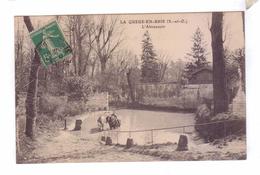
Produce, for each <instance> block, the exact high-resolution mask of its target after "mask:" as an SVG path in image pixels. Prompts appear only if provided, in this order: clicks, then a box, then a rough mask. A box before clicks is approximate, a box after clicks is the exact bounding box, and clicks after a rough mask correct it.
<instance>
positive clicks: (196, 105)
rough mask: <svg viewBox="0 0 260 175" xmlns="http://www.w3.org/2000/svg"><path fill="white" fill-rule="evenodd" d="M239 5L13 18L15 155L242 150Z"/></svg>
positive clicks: (194, 154)
mask: <svg viewBox="0 0 260 175" xmlns="http://www.w3.org/2000/svg"><path fill="white" fill-rule="evenodd" d="M244 37H245V31H244V13H243V12H240V11H233V12H204V13H154V14H153V13H151V14H150V13H144V14H93V15H56V16H55V15H53V16H15V17H14V42H15V43H14V46H15V50H14V52H15V54H14V55H15V58H14V59H15V102H16V116H15V117H16V120H15V121H16V163H18V164H32V163H33V164H34V163H79V162H81V163H84V162H137V161H199V160H245V159H246V158H247V152H246V95H245V94H246V84H245V79H246V78H245V77H246V76H245V44H244V43H245V41H244V40H245V38H244Z"/></svg>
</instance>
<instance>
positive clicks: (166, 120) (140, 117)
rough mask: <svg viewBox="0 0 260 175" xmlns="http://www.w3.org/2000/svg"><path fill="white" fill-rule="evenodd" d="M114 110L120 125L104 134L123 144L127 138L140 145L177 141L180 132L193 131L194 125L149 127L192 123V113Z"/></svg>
mask: <svg viewBox="0 0 260 175" xmlns="http://www.w3.org/2000/svg"><path fill="white" fill-rule="evenodd" d="M115 112H116V114H117V115H118V118H119V119H120V120H121V127H120V128H118V129H116V130H114V131H107V132H106V133H105V134H107V135H109V136H110V137H112V139H113V140H114V142H117V143H120V144H125V143H126V140H127V138H133V140H134V143H135V144H142V145H143V144H151V143H152V144H155V143H167V142H172V143H177V141H178V138H179V135H180V134H187V133H191V132H193V131H194V127H186V128H185V129H183V128H177V129H176V128H175V129H163V130H153V131H151V129H160V128H169V127H176V126H185V125H193V124H194V114H193V113H173V112H163V111H146V110H130V109H120V110H116V111H115ZM140 130H148V131H140ZM116 131H118V132H116ZM120 131H133V132H120ZM135 131H140V132H135Z"/></svg>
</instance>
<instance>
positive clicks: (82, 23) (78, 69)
mask: <svg viewBox="0 0 260 175" xmlns="http://www.w3.org/2000/svg"><path fill="white" fill-rule="evenodd" d="M67 28H68V31H67V34H68V37H69V42H70V45H71V46H72V48H73V54H72V63H73V68H74V75H78V76H83V75H84V74H85V73H86V72H87V66H88V65H89V62H90V58H91V56H92V51H93V44H94V41H95V36H94V24H93V20H92V19H91V18H90V17H86V16H80V15H77V16H69V17H68V22H67Z"/></svg>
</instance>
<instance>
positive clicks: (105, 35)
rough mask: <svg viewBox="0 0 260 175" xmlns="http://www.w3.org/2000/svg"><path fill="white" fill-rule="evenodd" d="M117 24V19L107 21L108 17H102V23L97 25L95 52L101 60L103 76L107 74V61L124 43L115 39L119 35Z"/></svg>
mask: <svg viewBox="0 0 260 175" xmlns="http://www.w3.org/2000/svg"><path fill="white" fill-rule="evenodd" d="M116 24H117V18H111V19H107V17H105V16H102V17H101V19H100V23H99V24H96V25H95V31H94V33H95V34H94V35H95V44H96V47H95V52H96V54H97V56H98V58H99V60H100V64H101V74H102V75H103V74H104V73H105V70H106V65H107V61H108V60H109V59H110V58H111V57H112V54H113V52H114V51H115V50H116V49H117V48H118V46H119V45H120V43H121V42H122V40H121V39H120V38H119V39H115V38H114V36H116V35H117V34H118V33H116ZM118 36H119V35H118ZM119 37H120V36H119Z"/></svg>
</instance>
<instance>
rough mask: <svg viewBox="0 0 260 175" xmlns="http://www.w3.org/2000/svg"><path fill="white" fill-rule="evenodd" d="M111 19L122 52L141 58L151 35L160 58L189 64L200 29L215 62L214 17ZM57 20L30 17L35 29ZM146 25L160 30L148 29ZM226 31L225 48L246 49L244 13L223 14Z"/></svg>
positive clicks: (129, 16) (181, 15)
mask: <svg viewBox="0 0 260 175" xmlns="http://www.w3.org/2000/svg"><path fill="white" fill-rule="evenodd" d="M94 16H95V15H94ZM109 16H112V18H113V17H117V18H118V21H117V31H123V32H122V35H121V37H122V38H123V42H122V45H121V48H122V49H125V50H128V51H131V52H132V53H133V54H134V55H137V56H139V57H140V55H141V52H142V51H141V49H142V42H141V41H142V39H143V34H144V33H145V31H148V32H149V33H150V35H151V38H152V43H153V45H154V50H155V52H156V53H157V55H165V56H167V58H168V59H169V60H173V61H177V60H179V59H181V60H184V61H188V60H186V58H185V57H186V54H187V53H188V52H190V50H191V47H192V36H193V34H194V32H195V31H196V29H197V28H198V27H199V28H200V29H201V31H202V33H203V38H204V41H205V43H206V50H207V52H208V61H210V62H211V61H212V54H211V33H210V26H211V13H168V14H122V15H109ZM55 18H56V17H55V16H35V17H31V19H32V23H33V25H34V26H35V28H37V27H41V26H44V25H46V24H47V23H49V22H50V21H52V20H54V19H55ZM94 19H97V18H94ZM17 21H18V22H17ZM147 22H148V23H147ZM18 23H19V25H21V24H22V25H23V21H22V18H21V17H18V18H17V19H16V22H15V26H17V24H18ZM146 25H150V26H152V27H157V28H147V26H146ZM61 26H62V25H61ZM223 28H224V36H225V39H224V40H225V42H224V46H225V47H226V48H228V49H229V50H231V51H232V50H235V49H238V48H243V47H244V37H243V36H244V35H243V25H242V16H241V12H224V24H223ZM64 30H65V29H64ZM117 34H118V33H117Z"/></svg>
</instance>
